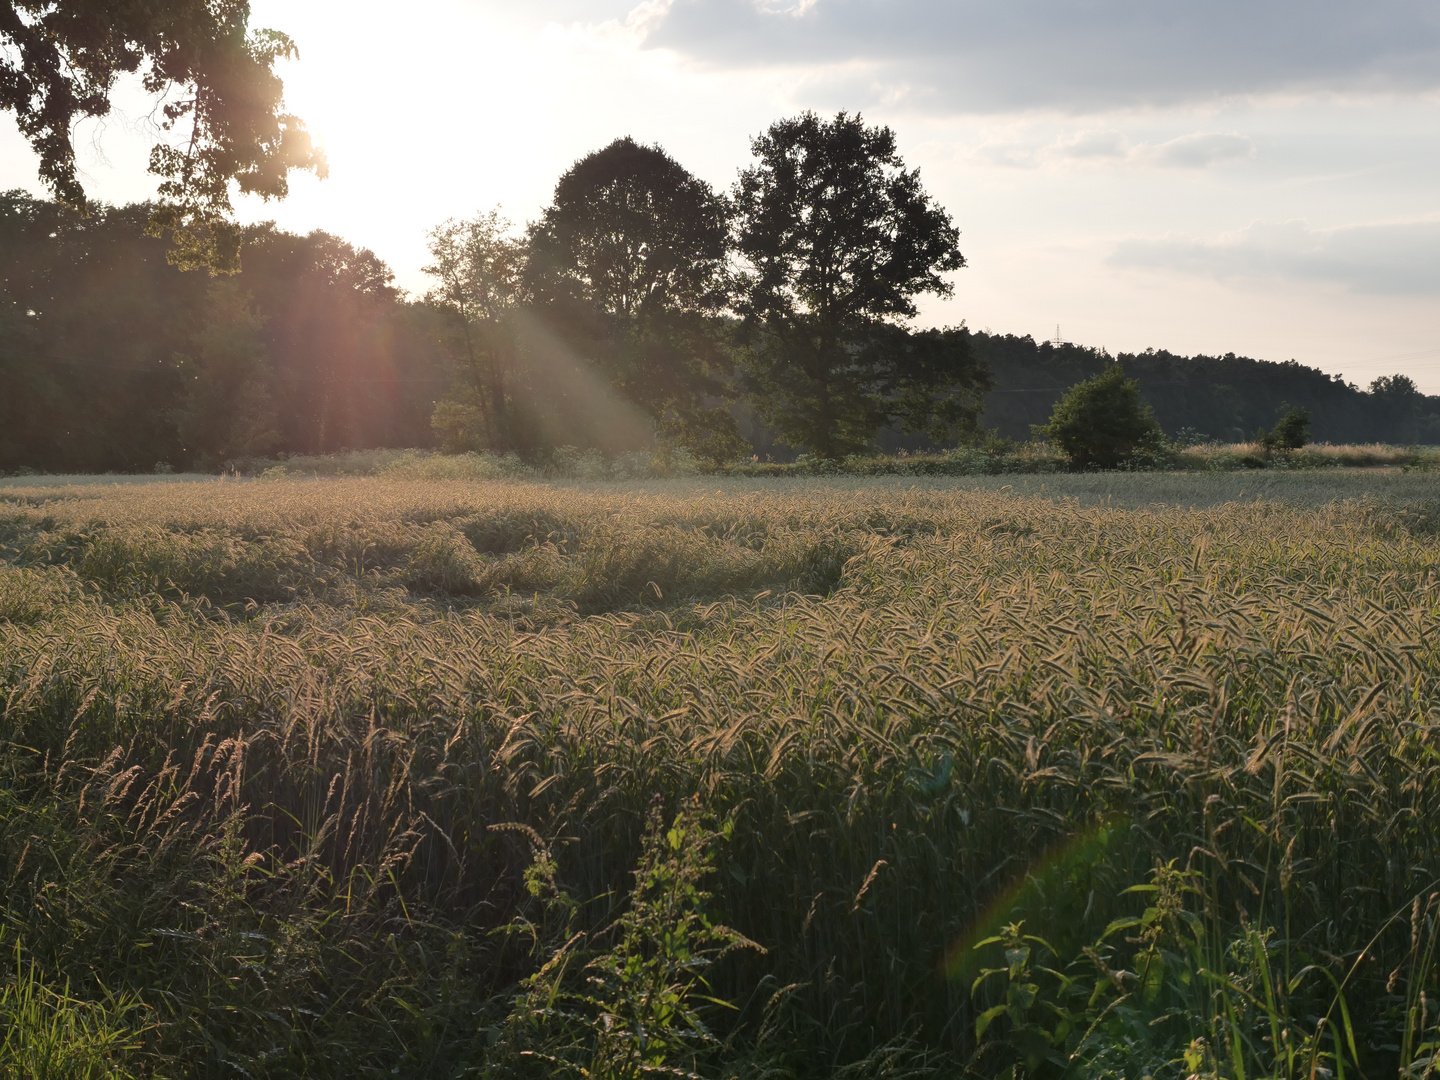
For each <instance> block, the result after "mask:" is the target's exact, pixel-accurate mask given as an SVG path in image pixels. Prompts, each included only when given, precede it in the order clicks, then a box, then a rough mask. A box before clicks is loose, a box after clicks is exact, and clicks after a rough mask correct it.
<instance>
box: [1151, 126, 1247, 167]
mask: <svg viewBox="0 0 1440 1080" xmlns="http://www.w3.org/2000/svg"><path fill="white" fill-rule="evenodd" d="M1152 156H1153V158H1154V161H1155V163H1156V164H1157V165H1167V166H1170V167H1171V168H1178V169H1205V168H1209V167H1210V166H1211V165H1218V164H1220V163H1222V162H1225V161H1235V160H1237V159H1246V158H1253V157H1254V156H1255V144H1254V143H1253V142H1251V141H1250V140H1249V139H1247V138H1246V137H1245V136H1244V135H1221V134H1218V133H1213V132H1212V133H1203V132H1197V133H1195V134H1194V135H1182V136H1180V138H1178V139H1171V140H1170V141H1169V142H1166V143H1161V144H1160V145H1159V146H1157V147H1155V148H1154V150H1153V152H1152Z"/></svg>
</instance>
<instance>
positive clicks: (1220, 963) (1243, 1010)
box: [971, 863, 1440, 1080]
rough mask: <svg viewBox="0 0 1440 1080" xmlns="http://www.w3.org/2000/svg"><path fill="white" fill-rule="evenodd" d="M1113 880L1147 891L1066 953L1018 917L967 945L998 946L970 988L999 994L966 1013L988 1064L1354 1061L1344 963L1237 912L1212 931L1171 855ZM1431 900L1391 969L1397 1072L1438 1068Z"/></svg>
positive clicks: (1099, 1070) (981, 994) (1215, 1065)
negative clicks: (999, 960)
mask: <svg viewBox="0 0 1440 1080" xmlns="http://www.w3.org/2000/svg"><path fill="white" fill-rule="evenodd" d="M1125 892H1126V893H1129V894H1135V895H1139V896H1144V897H1146V898H1147V900H1148V904H1147V906H1146V907H1145V909H1144V911H1143V912H1142V913H1141V914H1140V915H1138V916H1126V917H1122V918H1118V919H1115V920H1114V921H1112V922H1111V923H1110V925H1109V926H1107V927H1106V929H1105V931H1104V932H1103V933H1102V934H1101V935H1100V937H1099V938H1098V940H1096V942H1095V943H1094V944H1093V945H1090V946H1088V947H1086V948H1084V949H1082V950H1081V953H1080V955H1079V956H1075V957H1072V958H1069V959H1066V958H1062V957H1061V956H1060V955H1059V954H1058V953H1057V951H1056V949H1055V948H1054V946H1052V945H1051V944H1050V943H1049V942H1047V941H1046V940H1045V939H1044V938H1042V937H1040V936H1038V935H1036V934H1030V933H1027V932H1026V931H1025V927H1024V924H1023V922H1017V923H1011V924H1009V925H1007V926H1005V927H1003V928H1002V929H1001V931H1000V933H999V934H996V935H994V936H992V937H989V938H986V939H985V940H983V941H981V942H979V943H977V944H976V946H975V948H976V949H977V950H987V951H991V950H994V949H996V948H997V947H998V949H999V950H1000V952H1001V954H1002V956H1003V958H1004V963H1003V965H1001V966H995V967H988V968H984V969H982V970H981V972H980V974H979V976H978V978H976V980H975V982H974V983H973V985H972V987H971V994H972V996H973V997H975V998H977V999H979V1000H980V1003H981V1004H983V1003H984V1002H985V1001H987V1000H988V1001H994V1000H995V998H996V997H997V996H998V997H999V1000H998V1002H996V1003H994V1004H991V1005H989V1007H987V1008H984V1009H983V1010H982V1011H981V1012H980V1014H979V1016H978V1018H977V1020H976V1024H975V1033H976V1037H977V1039H978V1040H980V1042H981V1050H980V1053H981V1054H982V1055H986V1056H988V1057H989V1058H990V1060H991V1062H992V1065H991V1067H990V1068H989V1069H987V1070H986V1072H987V1074H989V1075H996V1074H998V1075H999V1076H1000V1077H1001V1078H1002V1080H1021V1078H1041V1077H1045V1078H1051V1077H1053V1078H1070V1077H1075V1078H1079V1077H1084V1078H1086V1080H1096V1078H1115V1080H1119V1078H1126V1080H1140V1078H1142V1077H1149V1078H1153V1080H1162V1078H1170V1077H1173V1078H1175V1080H1182V1078H1185V1080H1220V1078H1222V1077H1223V1078H1233V1080H1246V1078H1247V1077H1268V1078H1271V1080H1281V1078H1287V1080H1288V1078H1298V1077H1308V1078H1310V1080H1316V1078H1325V1080H1329V1078H1331V1077H1334V1078H1336V1080H1343V1078H1344V1077H1345V1076H1346V1075H1347V1072H1348V1073H1349V1074H1350V1075H1357V1074H1359V1073H1360V1069H1359V1062H1360V1060H1361V1054H1360V1051H1359V1048H1358V1046H1357V1035H1356V1029H1355V1026H1354V1025H1353V1024H1352V1022H1351V1017H1350V1008H1349V1004H1348V1002H1347V1000H1346V995H1345V989H1346V984H1347V983H1348V982H1349V975H1347V976H1346V977H1345V978H1344V979H1341V978H1337V977H1336V975H1335V974H1334V973H1333V972H1331V971H1330V970H1329V969H1328V967H1327V966H1324V965H1322V964H1320V963H1305V962H1304V958H1303V957H1301V956H1300V955H1299V954H1298V950H1297V949H1296V948H1295V947H1294V946H1293V944H1292V943H1290V942H1287V941H1284V940H1279V939H1277V937H1276V933H1275V931H1274V930H1273V929H1270V928H1266V929H1264V930H1261V929H1258V928H1256V927H1254V926H1251V925H1248V924H1243V923H1242V925H1241V926H1240V927H1239V932H1238V934H1236V933H1231V934H1226V933H1224V931H1223V929H1222V927H1221V925H1220V923H1219V922H1218V920H1215V919H1212V918H1210V917H1208V916H1205V915H1202V914H1200V913H1197V912H1196V911H1195V910H1192V906H1199V907H1201V908H1202V910H1209V909H1210V908H1211V904H1210V903H1209V901H1211V900H1212V899H1213V898H1212V897H1210V896H1209V893H1208V890H1207V889H1206V888H1205V885H1204V882H1203V881H1202V879H1201V878H1200V876H1199V875H1198V874H1197V873H1196V872H1194V871H1190V870H1180V869H1177V868H1176V867H1175V865H1174V864H1173V863H1171V864H1162V865H1157V867H1156V869H1155V871H1154V872H1153V874H1152V876H1151V881H1150V882H1149V883H1148V884H1145V885H1136V886H1133V887H1131V888H1130V889H1127V890H1125ZM1422 906H1423V912H1422ZM1432 906H1433V900H1432V902H1431V903H1429V904H1425V905H1422V904H1421V901H1420V899H1419V898H1417V899H1416V901H1415V904H1414V910H1413V912H1410V914H1411V923H1412V935H1411V936H1412V942H1411V956H1410V960H1411V963H1410V965H1409V968H1407V969H1406V970H1405V971H1402V970H1401V968H1397V969H1396V973H1395V975H1394V976H1392V982H1396V983H1398V982H1401V981H1403V982H1405V983H1406V985H1407V986H1409V987H1411V988H1412V990H1413V992H1411V993H1409V994H1407V995H1405V1002H1406V1012H1405V1016H1404V1018H1403V1022H1402V1024H1401V1025H1400V1026H1401V1027H1402V1028H1403V1029H1404V1035H1403V1040H1402V1041H1403V1042H1404V1045H1403V1046H1396V1047H1393V1048H1391V1049H1394V1050H1399V1051H1400V1052H1401V1053H1400V1057H1401V1063H1402V1067H1401V1075H1402V1076H1405V1077H1411V1078H1414V1080H1421V1078H1429V1077H1431V1076H1435V1075H1440V1032H1436V1033H1435V1034H1434V1037H1432V1034H1431V1033H1432V1022H1431V1019H1430V1014H1431V1012H1433V1011H1434V1009H1433V1006H1431V1005H1430V1004H1429V1003H1428V1002H1427V1000H1426V995H1425V993H1424V989H1423V986H1424V982H1425V979H1426V977H1427V972H1428V971H1429V970H1430V968H1431V966H1432V964H1433V959H1434V951H1435V941H1434V938H1435V934H1434V932H1433V931H1434V927H1433V920H1430V919H1429V916H1430V912H1431V907H1432ZM1402 914H1404V913H1397V916H1396V917H1397V918H1399V917H1400V916H1401V915H1402ZM1422 916H1423V917H1422ZM1422 926H1423V928H1424V929H1425V930H1426V931H1427V933H1422ZM1363 955H1364V954H1363V952H1362V954H1361V956H1362V958H1363ZM1359 962H1360V961H1359V960H1357V961H1356V965H1357V966H1358V964H1359ZM1402 966H1403V965H1402ZM1410 969H1413V970H1410ZM1353 973H1354V968H1353V967H1352V969H1351V972H1350V974H1353ZM987 1036H988V1037H987ZM997 1058H998V1059H1000V1060H999V1061H996V1060H995V1059H997Z"/></svg>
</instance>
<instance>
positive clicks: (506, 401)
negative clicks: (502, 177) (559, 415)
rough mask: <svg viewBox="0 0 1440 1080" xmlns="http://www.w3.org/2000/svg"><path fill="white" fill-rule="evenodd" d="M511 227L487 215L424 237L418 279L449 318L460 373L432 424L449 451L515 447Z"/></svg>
mask: <svg viewBox="0 0 1440 1080" xmlns="http://www.w3.org/2000/svg"><path fill="white" fill-rule="evenodd" d="M512 228H513V226H512V225H511V223H510V222H509V221H508V220H506V219H505V218H503V217H501V216H500V212H499V211H498V210H491V211H490V212H489V213H485V214H479V215H477V216H476V217H474V218H470V219H468V220H465V221H455V220H451V221H447V222H445V223H444V224H443V225H441V226H439V227H437V228H435V229H433V230H431V232H430V265H428V266H426V267H425V273H427V274H429V275H431V276H432V277H433V278H434V279H435V287H434V288H433V289H431V290H430V292H428V293H427V294H426V300H428V301H429V302H430V303H432V304H434V305H436V306H438V307H440V308H442V309H443V310H445V311H447V312H449V313H450V314H452V315H453V316H454V324H455V326H456V328H457V331H458V333H457V336H458V338H459V344H460V349H459V350H458V352H459V353H460V355H461V357H462V358H463V368H464V373H465V377H464V378H463V379H461V380H460V381H459V382H458V383H457V385H456V386H455V387H454V388H453V389H452V390H451V391H450V393H449V394H447V395H446V398H445V400H443V401H441V402H440V403H439V404H438V405H437V406H436V411H435V414H434V416H433V418H432V424H433V425H434V427H435V429H436V432H437V434H439V435H440V436H441V439H442V445H444V447H445V448H446V449H447V450H450V451H452V452H454V451H459V450H494V451H497V452H501V453H503V452H504V451H507V450H511V449H514V447H515V438H514V432H513V431H512V425H511V412H512V410H511V403H510V395H511V393H512V392H513V391H514V389H515V387H514V386H513V380H514V377H515V375H516V365H517V362H518V342H517V327H516V326H515V320H514V319H513V317H512V316H513V315H514V312H515V308H516V306H517V305H518V304H519V302H520V299H521V283H522V278H521V274H522V270H523V268H524V263H525V244H524V242H523V241H522V240H520V238H518V237H516V236H513V235H511V229H512Z"/></svg>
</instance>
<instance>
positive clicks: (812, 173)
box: [734, 113, 987, 458]
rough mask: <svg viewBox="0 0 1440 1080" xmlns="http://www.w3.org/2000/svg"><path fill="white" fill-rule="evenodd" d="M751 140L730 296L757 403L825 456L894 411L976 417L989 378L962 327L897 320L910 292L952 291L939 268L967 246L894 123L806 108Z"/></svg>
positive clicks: (738, 197)
mask: <svg viewBox="0 0 1440 1080" xmlns="http://www.w3.org/2000/svg"><path fill="white" fill-rule="evenodd" d="M751 147H752V149H753V151H754V153H755V156H756V158H758V159H759V160H758V161H757V163H756V164H755V165H753V166H751V167H750V168H748V169H746V170H744V171H743V172H742V173H741V174H740V179H739V182H738V183H737V184H736V186H735V191H734V202H735V210H736V215H737V219H736V236H737V246H738V249H739V253H740V255H741V256H742V257H743V259H744V260H745V264H746V267H745V270H744V271H743V273H741V274H740V276H739V278H738V280H737V290H736V307H737V309H738V310H739V312H740V314H741V315H742V316H743V318H744V320H745V327H746V340H747V342H748V343H749V346H750V348H749V350H748V358H747V363H746V385H747V388H748V390H749V392H750V395H751V397H752V399H753V401H754V403H755V405H756V408H757V410H758V411H759V412H760V414H761V416H762V417H764V418H765V419H766V420H767V421H768V422H770V423H771V424H773V425H775V426H776V427H777V428H778V429H779V430H780V431H781V433H782V434H783V437H784V438H785V440H786V441H787V442H789V443H791V444H792V445H804V446H807V447H809V448H810V450H811V451H812V452H814V453H815V454H817V455H819V456H821V457H825V458H838V457H842V456H843V455H845V454H847V453H850V452H853V451H857V450H861V449H864V448H865V447H867V446H869V445H871V444H872V442H873V440H874V438H875V433H876V431H877V430H878V429H879V428H880V427H882V426H883V425H885V424H887V423H890V422H892V421H896V420H898V421H899V422H900V423H902V424H909V425H911V426H920V427H924V428H930V429H933V428H935V427H936V426H937V425H938V426H940V427H947V426H948V427H954V426H956V425H957V424H958V425H960V426H963V425H964V423H966V422H969V421H973V419H974V416H975V414H976V413H977V412H978V407H979V398H978V392H979V391H980V390H983V389H984V388H985V386H986V385H987V382H986V376H985V372H984V368H983V366H982V365H980V364H977V363H976V361H975V360H974V358H973V357H972V355H971V353H970V351H969V348H968V335H966V334H964V333H962V332H958V331H952V332H949V333H945V334H932V335H929V336H928V337H925V338H917V339H915V340H907V339H906V337H905V336H904V335H903V334H901V333H897V327H896V323H897V320H904V319H908V318H911V317H913V316H914V315H915V313H916V308H915V299H914V298H915V297H916V296H918V295H920V294H921V293H933V294H935V295H938V296H949V295H950V294H951V292H952V287H951V285H950V284H949V283H948V282H947V281H946V280H945V277H944V274H945V273H946V272H948V271H952V270H958V269H959V268H960V267H962V266H964V265H965V259H964V256H962V255H961V254H960V250H959V246H958V244H959V233H958V232H957V231H956V229H955V226H954V225H953V224H952V222H951V220H950V217H949V215H948V214H947V213H946V212H945V211H944V210H943V209H941V208H940V207H939V206H936V205H935V204H934V203H933V202H931V200H930V197H929V196H928V195H926V193H925V192H924V190H923V189H922V188H921V186H920V175H919V172H918V171H917V170H907V169H906V168H905V166H904V163H903V162H902V161H901V159H900V156H899V154H898V153H897V152H896V149H895V135H894V132H892V131H891V130H890V129H889V128H885V127H878V128H876V127H866V126H865V124H864V123H863V121H862V120H861V118H860V117H859V116H849V115H847V114H845V113H840V114H839V115H838V116H836V117H835V119H834V120H829V121H827V120H822V119H821V118H819V117H818V116H816V115H815V114H814V113H806V114H804V115H803V116H799V117H795V118H794V119H790V120H781V121H778V122H777V123H775V124H772V125H771V126H770V128H769V130H767V131H766V132H765V133H764V134H763V135H760V136H758V137H757V138H756V139H754V140H753V141H752V143H751ZM940 400H948V402H950V404H948V405H946V406H937V405H936V404H935V402H937V401H940Z"/></svg>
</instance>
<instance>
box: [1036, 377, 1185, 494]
mask: <svg viewBox="0 0 1440 1080" xmlns="http://www.w3.org/2000/svg"><path fill="white" fill-rule="evenodd" d="M1035 433H1036V434H1037V435H1041V436H1043V437H1045V438H1047V439H1049V440H1050V441H1051V442H1054V443H1055V444H1056V445H1058V446H1059V447H1060V448H1061V449H1062V450H1064V451H1065V456H1066V457H1068V458H1069V459H1070V463H1071V464H1072V465H1073V466H1075V467H1076V468H1077V469H1117V468H1121V467H1123V466H1125V465H1132V464H1144V465H1153V464H1155V462H1154V461H1152V460H1150V459H1153V458H1155V457H1156V456H1157V450H1158V448H1159V447H1160V445H1161V444H1162V443H1163V442H1164V433H1163V432H1161V430H1160V425H1159V423H1158V422H1156V420H1155V415H1154V413H1152V412H1151V410H1150V406H1149V405H1148V404H1147V403H1146V401H1145V399H1144V398H1142V397H1141V396H1140V384H1139V383H1138V382H1136V381H1135V380H1134V379H1127V378H1126V377H1125V372H1124V371H1123V370H1122V369H1121V367H1120V365H1119V364H1111V365H1110V366H1109V367H1108V368H1106V369H1105V370H1104V371H1103V372H1101V373H1100V374H1099V375H1096V376H1094V377H1093V378H1089V379H1086V380H1085V381H1084V382H1080V383H1076V384H1075V385H1074V386H1072V387H1071V388H1070V389H1069V390H1068V391H1067V392H1066V394H1065V396H1064V397H1063V398H1061V399H1060V400H1059V401H1058V402H1056V404H1055V411H1054V412H1052V413H1051V414H1050V422H1049V423H1048V424H1045V425H1043V426H1040V427H1036V429H1035ZM1141 458H1143V459H1145V460H1143V461H1141V460H1139V459H1141Z"/></svg>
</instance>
